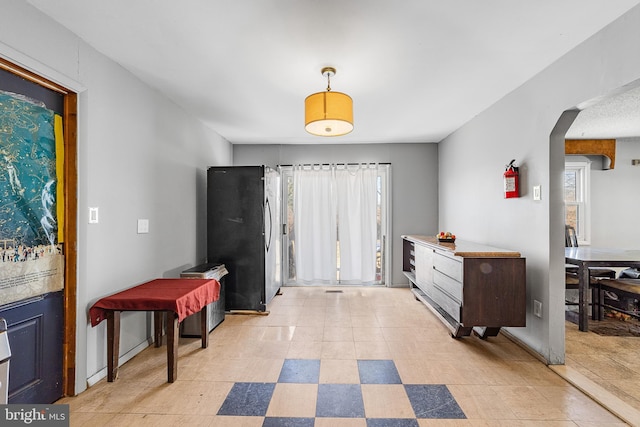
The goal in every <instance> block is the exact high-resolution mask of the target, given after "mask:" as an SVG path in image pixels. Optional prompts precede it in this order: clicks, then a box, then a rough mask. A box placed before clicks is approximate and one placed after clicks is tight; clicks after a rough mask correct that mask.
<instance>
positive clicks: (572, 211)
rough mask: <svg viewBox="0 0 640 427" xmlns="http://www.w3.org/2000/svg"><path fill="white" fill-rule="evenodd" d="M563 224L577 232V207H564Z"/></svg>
mask: <svg viewBox="0 0 640 427" xmlns="http://www.w3.org/2000/svg"><path fill="white" fill-rule="evenodd" d="M564 222H565V224H567V225H570V226H572V227H573V228H574V229H575V230H576V231H577V230H578V206H577V205H566V206H565V219H564Z"/></svg>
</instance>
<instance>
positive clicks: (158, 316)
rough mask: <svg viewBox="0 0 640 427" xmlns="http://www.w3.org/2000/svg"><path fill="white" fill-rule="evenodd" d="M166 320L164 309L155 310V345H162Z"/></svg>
mask: <svg viewBox="0 0 640 427" xmlns="http://www.w3.org/2000/svg"><path fill="white" fill-rule="evenodd" d="M163 320H164V311H154V312H153V340H154V341H155V342H154V346H155V347H160V346H161V345H162V327H163V326H164V325H163V323H164V322H163Z"/></svg>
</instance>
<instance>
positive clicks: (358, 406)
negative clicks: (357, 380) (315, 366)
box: [316, 384, 364, 418]
mask: <svg viewBox="0 0 640 427" xmlns="http://www.w3.org/2000/svg"><path fill="white" fill-rule="evenodd" d="M316 417H332V418H364V402H363V400H362V389H361V388H360V384H319V385H318V401H317V402H316Z"/></svg>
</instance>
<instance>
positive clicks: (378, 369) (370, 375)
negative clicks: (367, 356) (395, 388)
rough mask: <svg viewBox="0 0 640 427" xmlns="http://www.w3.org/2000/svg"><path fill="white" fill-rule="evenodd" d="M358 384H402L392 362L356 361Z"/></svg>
mask: <svg viewBox="0 0 640 427" xmlns="http://www.w3.org/2000/svg"><path fill="white" fill-rule="evenodd" d="M358 371H359V372H360V384H402V380H400V374H398V370H397V369H396V364H395V363H393V360H358Z"/></svg>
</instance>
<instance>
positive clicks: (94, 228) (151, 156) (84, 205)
mask: <svg viewBox="0 0 640 427" xmlns="http://www.w3.org/2000/svg"><path fill="white" fill-rule="evenodd" d="M25 29H28V30H26V31H25ZM0 40H1V41H2V43H0V55H1V56H2V57H4V58H7V59H9V60H12V61H14V62H16V63H18V64H20V65H22V66H24V67H25V68H28V69H31V70H33V71H35V72H36V73H38V74H41V75H43V76H45V77H47V78H49V79H50V80H53V81H56V82H58V83H61V84H63V85H67V87H70V88H71V89H74V90H76V91H78V92H79V111H78V117H79V124H78V131H79V132H78V173H79V176H78V186H79V188H78V194H77V197H78V277H77V282H78V288H77V295H78V299H77V313H78V318H77V325H76V326H77V336H76V339H77V357H76V392H81V391H83V390H84V389H85V388H86V387H87V381H89V382H90V383H93V382H95V381H97V380H99V379H101V378H102V377H104V376H105V374H106V368H105V366H106V338H105V335H106V325H105V323H106V322H103V323H101V324H100V325H99V326H97V327H95V328H92V327H91V326H90V325H88V315H87V313H88V309H89V307H90V306H91V304H92V303H93V302H95V301H96V300H97V299H99V298H100V297H103V296H105V295H108V294H110V293H113V292H116V291H118V290H120V289H123V288H127V287H130V286H133V285H136V284H139V283H141V282H144V281H147V280H150V279H153V278H156V277H175V276H176V275H178V274H179V272H180V271H181V270H182V269H184V268H185V267H189V266H193V265H194V264H196V263H199V262H202V261H204V259H205V257H206V222H205V215H206V203H205V200H206V191H205V190H206V167H207V166H209V165H217V164H228V163H230V162H231V158H232V151H231V144H229V143H228V142H227V141H225V140H224V139H223V138H222V137H220V136H219V135H218V134H217V133H215V132H214V131H212V130H211V129H209V128H207V127H205V126H204V125H203V124H202V123H201V122H199V121H197V120H195V119H193V118H192V117H191V116H190V115H189V114H187V113H186V112H185V111H184V110H182V109H181V108H180V107H178V106H177V105H175V104H174V103H172V102H171V101H169V100H167V99H166V98H164V97H162V96H161V95H160V94H159V93H158V92H157V91H155V90H153V89H151V88H149V87H148V86H147V85H146V84H145V83H144V82H142V81H140V80H138V79H137V78H136V77H133V76H132V75H131V74H130V73H129V72H128V71H126V70H124V69H123V68H122V67H120V66H119V65H118V64H116V63H114V62H113V61H111V60H109V59H107V58H106V57H104V56H103V55H102V54H100V53H99V52H97V51H95V50H94V49H92V48H90V47H89V46H87V45H86V44H85V43H84V42H83V41H82V40H80V39H79V38H77V37H76V36H74V35H73V34H71V33H70V32H68V31H67V30H66V29H64V28H62V27H60V26H59V25H58V24H57V23H55V22H53V21H51V20H50V19H49V18H47V17H46V16H44V15H42V14H41V13H39V12H38V11H37V10H35V9H33V8H32V7H31V6H29V5H28V4H26V2H24V1H18V0H3V2H2V13H0ZM90 206H92V207H98V208H99V211H100V214H99V219H100V223H99V224H91V225H89V224H88V223H87V222H88V220H87V219H88V207H90ZM138 218H147V219H149V221H150V232H149V234H137V233H136V224H137V219H138ZM150 327H151V319H150V316H148V315H146V314H144V313H124V314H123V316H122V333H121V344H120V354H121V355H122V357H121V361H123V360H127V359H128V358H130V357H132V356H133V355H135V354H136V353H137V352H139V351H141V350H142V349H144V348H145V347H146V346H147V345H148V341H147V339H148V337H149V336H150Z"/></svg>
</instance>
